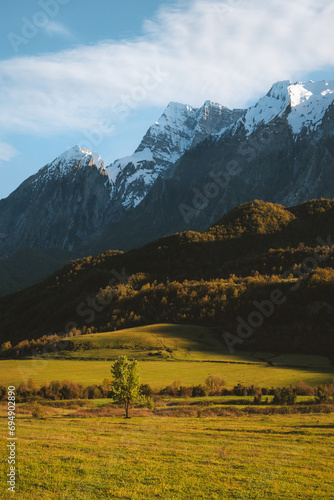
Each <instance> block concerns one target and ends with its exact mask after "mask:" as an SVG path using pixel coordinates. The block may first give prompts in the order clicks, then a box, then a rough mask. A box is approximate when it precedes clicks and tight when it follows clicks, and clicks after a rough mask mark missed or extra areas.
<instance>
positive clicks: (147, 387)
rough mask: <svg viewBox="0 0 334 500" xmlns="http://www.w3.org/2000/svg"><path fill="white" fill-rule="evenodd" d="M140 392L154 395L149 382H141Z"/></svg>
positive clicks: (144, 394) (145, 394)
mask: <svg viewBox="0 0 334 500" xmlns="http://www.w3.org/2000/svg"><path fill="white" fill-rule="evenodd" d="M140 392H141V393H142V395H143V396H153V389H152V387H151V386H150V385H149V384H141V386H140Z"/></svg>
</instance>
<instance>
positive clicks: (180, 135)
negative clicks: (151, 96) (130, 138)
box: [107, 101, 234, 209]
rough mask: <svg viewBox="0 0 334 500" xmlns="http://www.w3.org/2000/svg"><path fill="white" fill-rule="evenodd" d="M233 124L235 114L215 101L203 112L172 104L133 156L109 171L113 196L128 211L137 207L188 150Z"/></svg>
mask: <svg viewBox="0 0 334 500" xmlns="http://www.w3.org/2000/svg"><path fill="white" fill-rule="evenodd" d="M232 121H234V111H231V110H229V109H228V108H226V107H224V106H222V105H220V104H217V103H214V102H213V101H206V102H205V103H204V105H203V106H202V107H201V108H194V107H192V106H189V105H187V104H180V103H177V102H170V103H169V104H168V106H167V108H166V109H165V111H164V112H163V114H162V115H161V117H160V119H159V120H158V121H157V122H155V123H154V124H153V125H152V126H151V127H150V128H149V129H148V131H147V132H146V134H145V136H144V138H143V140H142V141H141V143H140V145H139V146H138V148H137V149H136V151H135V152H134V154H133V155H132V156H127V157H125V158H121V159H118V160H116V161H114V162H113V163H112V164H111V165H109V166H108V167H107V171H108V174H109V178H110V180H111V183H112V185H113V196H120V197H121V198H122V205H123V206H124V207H125V208H126V209H128V208H131V207H135V206H137V205H138V204H139V203H140V201H141V200H142V199H143V198H144V197H145V195H146V194H147V192H148V189H149V188H150V187H151V186H152V184H153V183H154V182H155V180H156V179H157V178H158V177H159V175H160V176H165V175H166V174H167V173H168V171H169V169H170V167H171V166H172V165H174V164H175V163H176V162H177V160H178V159H179V158H180V157H181V156H182V155H183V154H184V153H185V152H186V151H187V150H188V149H190V148H192V147H194V146H196V144H198V143H199V142H200V141H202V140H203V139H204V138H205V137H207V136H208V135H210V134H213V133H216V132H218V130H221V129H222V128H224V127H225V126H226V125H227V124H228V125H229V124H231V122H232Z"/></svg>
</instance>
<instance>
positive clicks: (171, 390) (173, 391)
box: [160, 380, 180, 397]
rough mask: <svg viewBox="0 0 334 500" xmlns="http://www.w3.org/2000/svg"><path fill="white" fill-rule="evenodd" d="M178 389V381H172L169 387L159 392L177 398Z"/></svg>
mask: <svg viewBox="0 0 334 500" xmlns="http://www.w3.org/2000/svg"><path fill="white" fill-rule="evenodd" d="M179 389H180V382H179V381H178V380H174V382H173V383H172V384H171V385H167V387H165V388H164V389H162V390H161V391H160V394H166V395H168V396H174V397H175V396H177V395H178V392H179Z"/></svg>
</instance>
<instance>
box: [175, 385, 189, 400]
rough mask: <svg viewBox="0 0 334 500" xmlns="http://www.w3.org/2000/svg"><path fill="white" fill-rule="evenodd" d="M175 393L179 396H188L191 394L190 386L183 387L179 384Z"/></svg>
mask: <svg viewBox="0 0 334 500" xmlns="http://www.w3.org/2000/svg"><path fill="white" fill-rule="evenodd" d="M177 395H178V396H180V397H181V398H190V397H191V395H192V387H185V386H183V385H181V387H180V389H179V390H178V393H177Z"/></svg>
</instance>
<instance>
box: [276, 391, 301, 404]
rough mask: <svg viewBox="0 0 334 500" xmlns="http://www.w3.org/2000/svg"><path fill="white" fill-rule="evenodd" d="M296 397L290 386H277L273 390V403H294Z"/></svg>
mask: <svg viewBox="0 0 334 500" xmlns="http://www.w3.org/2000/svg"><path fill="white" fill-rule="evenodd" d="M296 399H297V395H296V392H295V390H294V389H293V388H292V387H279V388H278V389H276V390H275V393H274V399H273V404H274V405H294V404H295V402H296Z"/></svg>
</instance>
